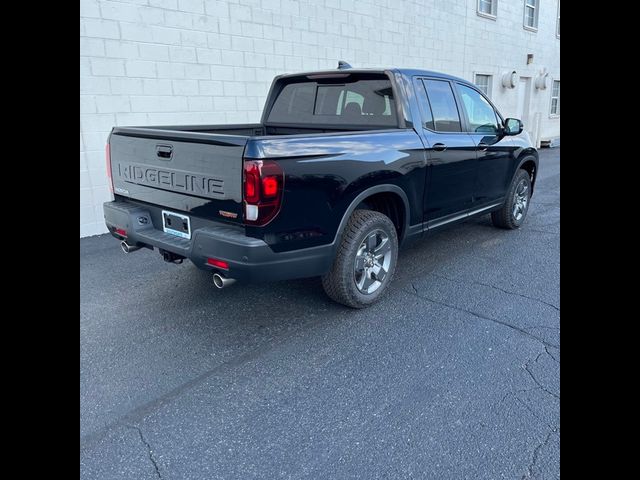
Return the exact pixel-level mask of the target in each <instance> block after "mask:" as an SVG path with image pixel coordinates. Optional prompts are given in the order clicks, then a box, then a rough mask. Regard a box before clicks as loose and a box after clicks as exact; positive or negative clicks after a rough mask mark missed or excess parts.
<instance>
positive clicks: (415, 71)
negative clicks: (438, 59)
mask: <svg viewBox="0 0 640 480" xmlns="http://www.w3.org/2000/svg"><path fill="white" fill-rule="evenodd" d="M388 71H391V72H396V73H400V74H401V75H405V76H407V77H413V76H416V75H421V76H427V77H436V78H444V79H447V80H455V81H458V82H461V83H466V84H469V85H472V83H471V82H469V80H465V79H464V78H460V77H456V76H454V75H449V74H447V73H442V72H435V71H433V70H423V69H420V68H397V67H389V68H345V69H338V68H334V69H328V70H313V71H309V72H299V73H286V74H283V75H278V77H277V78H291V77H301V76H306V75H324V74H327V75H330V74H340V73H384V72H388Z"/></svg>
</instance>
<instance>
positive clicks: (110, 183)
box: [105, 142, 113, 194]
mask: <svg viewBox="0 0 640 480" xmlns="http://www.w3.org/2000/svg"><path fill="white" fill-rule="evenodd" d="M105 150H106V154H107V180H108V182H107V183H109V190H111V194H113V177H112V176H111V146H110V145H109V142H107V146H106V148H105Z"/></svg>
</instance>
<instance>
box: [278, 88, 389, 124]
mask: <svg viewBox="0 0 640 480" xmlns="http://www.w3.org/2000/svg"><path fill="white" fill-rule="evenodd" d="M267 122H272V123H279V124H309V125H313V124H316V125H318V124H336V125H351V126H355V127H359V126H360V127H367V126H371V127H375V126H380V127H395V126H397V125H398V121H397V115H396V109H395V101H394V98H393V90H392V88H391V82H390V80H389V79H388V78H386V77H385V78H384V79H383V78H379V79H378V78H376V79H374V78H355V79H351V81H348V82H347V81H344V79H342V78H339V79H338V78H336V79H335V80H334V79H330V80H328V79H323V80H321V81H317V82H316V81H295V80H294V81H293V82H292V83H288V84H286V85H284V87H283V88H282V90H280V92H279V93H278V95H277V97H276V100H275V102H274V104H273V107H272V108H271V111H270V112H269V116H268V119H267Z"/></svg>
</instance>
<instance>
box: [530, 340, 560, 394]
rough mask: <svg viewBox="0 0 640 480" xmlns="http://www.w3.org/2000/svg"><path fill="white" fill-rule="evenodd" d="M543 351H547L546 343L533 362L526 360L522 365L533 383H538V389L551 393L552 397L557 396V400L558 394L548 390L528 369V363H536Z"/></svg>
mask: <svg viewBox="0 0 640 480" xmlns="http://www.w3.org/2000/svg"><path fill="white" fill-rule="evenodd" d="M545 353H548V352H546V345H545V351H544V352H540V354H539V355H538V356H537V357H536V359H535V360H534V361H533V362H530V361H529V362H527V363H526V364H525V365H524V369H525V370H526V371H527V373H528V374H529V376H530V377H531V379H532V380H533V381H534V382H535V384H536V385H538V387H540V389H541V390H542V391H543V392H545V393H548V394H549V395H551V396H552V397H555V398H557V399H558V400H560V395H558V394H556V393H554V392H552V391H550V390H549V389H547V387H545V386H544V385H543V384H542V383H541V382H540V381H539V380H538V379H537V378H536V376H535V375H534V374H533V372H532V371H531V370H530V369H529V365H530V364H531V363H538V359H539V358H540V357H541V356H542V355H544V354H545ZM558 363H559V362H558Z"/></svg>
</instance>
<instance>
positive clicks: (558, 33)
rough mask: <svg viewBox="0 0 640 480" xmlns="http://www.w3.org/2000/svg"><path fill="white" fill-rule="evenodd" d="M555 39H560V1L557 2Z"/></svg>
mask: <svg viewBox="0 0 640 480" xmlns="http://www.w3.org/2000/svg"><path fill="white" fill-rule="evenodd" d="M556 37H558V38H560V0H558V23H557V24H556Z"/></svg>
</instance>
